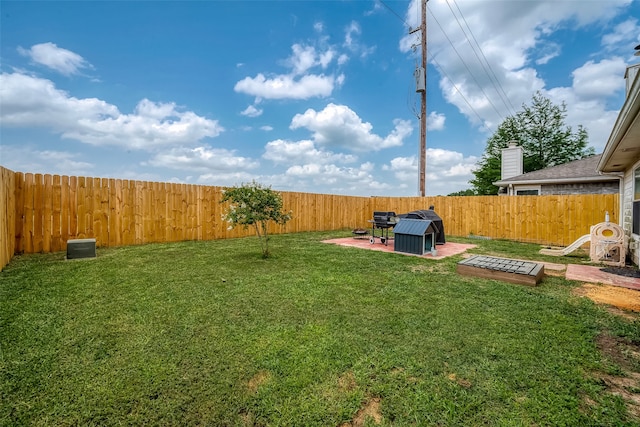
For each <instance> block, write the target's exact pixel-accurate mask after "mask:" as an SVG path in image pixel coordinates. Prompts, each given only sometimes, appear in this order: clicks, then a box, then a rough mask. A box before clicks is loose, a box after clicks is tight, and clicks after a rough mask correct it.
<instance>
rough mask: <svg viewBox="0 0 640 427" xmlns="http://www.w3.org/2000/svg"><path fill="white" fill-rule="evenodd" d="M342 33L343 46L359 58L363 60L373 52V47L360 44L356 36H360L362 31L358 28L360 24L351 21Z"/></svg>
mask: <svg viewBox="0 0 640 427" xmlns="http://www.w3.org/2000/svg"><path fill="white" fill-rule="evenodd" d="M344 32H345V35H344V43H343V46H344V47H345V48H347V49H349V50H350V51H351V52H353V53H355V54H357V55H358V56H360V57H361V58H365V57H367V56H369V55H370V54H372V53H373V52H375V50H376V47H375V46H367V45H365V44H363V43H362V42H360V40H359V37H358V36H360V34H362V29H361V28H360V24H358V23H357V22H356V21H351V23H350V24H349V25H348V26H347V27H346V28H345V31H344Z"/></svg>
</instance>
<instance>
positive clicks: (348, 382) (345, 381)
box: [338, 371, 358, 392]
mask: <svg viewBox="0 0 640 427" xmlns="http://www.w3.org/2000/svg"><path fill="white" fill-rule="evenodd" d="M357 387H358V384H357V383H356V377H355V375H353V372H351V371H348V372H345V373H344V374H342V376H340V378H338V389H339V390H340V391H342V392H346V391H353V390H355V389H356V388H357Z"/></svg>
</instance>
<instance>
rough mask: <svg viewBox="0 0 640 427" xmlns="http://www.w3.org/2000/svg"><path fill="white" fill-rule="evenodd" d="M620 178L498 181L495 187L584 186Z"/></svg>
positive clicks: (609, 176)
mask: <svg viewBox="0 0 640 427" xmlns="http://www.w3.org/2000/svg"><path fill="white" fill-rule="evenodd" d="M618 180H620V177H618V176H613V175H602V176H593V177H591V176H589V177H583V178H559V179H523V180H517V181H513V180H505V181H496V182H494V183H493V185H495V186H497V187H506V186H508V185H547V184H548V185H553V184H584V183H590V182H611V181H618Z"/></svg>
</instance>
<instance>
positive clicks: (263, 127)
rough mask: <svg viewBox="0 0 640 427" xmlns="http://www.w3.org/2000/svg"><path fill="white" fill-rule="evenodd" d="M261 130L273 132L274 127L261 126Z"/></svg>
mask: <svg viewBox="0 0 640 427" xmlns="http://www.w3.org/2000/svg"><path fill="white" fill-rule="evenodd" d="M260 130H263V131H265V132H271V131H272V130H273V126H269V125H264V126H260Z"/></svg>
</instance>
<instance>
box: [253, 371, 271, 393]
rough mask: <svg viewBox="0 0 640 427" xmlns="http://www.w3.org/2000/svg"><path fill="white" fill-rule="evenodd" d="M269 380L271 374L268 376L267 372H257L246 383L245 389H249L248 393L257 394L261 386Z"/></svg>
mask: <svg viewBox="0 0 640 427" xmlns="http://www.w3.org/2000/svg"><path fill="white" fill-rule="evenodd" d="M269 378H271V374H269V372H268V371H259V372H258V373H257V374H255V375H254V376H253V377H252V378H251V379H250V380H249V382H248V383H247V388H248V389H249V392H250V393H255V392H257V391H258V389H259V388H260V386H261V385H262V384H264V383H266V382H267V381H269Z"/></svg>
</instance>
